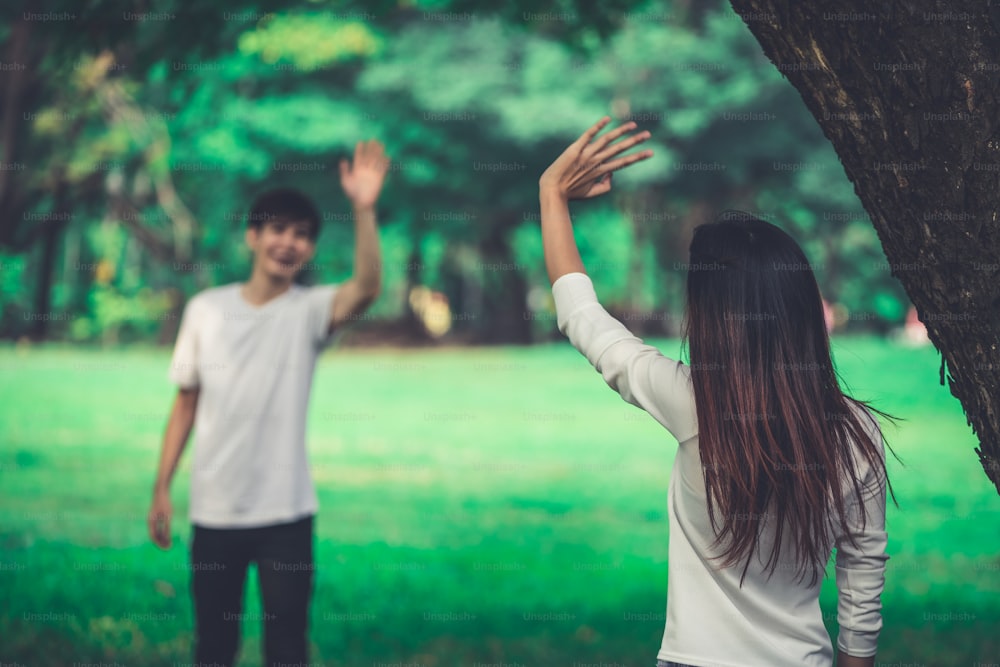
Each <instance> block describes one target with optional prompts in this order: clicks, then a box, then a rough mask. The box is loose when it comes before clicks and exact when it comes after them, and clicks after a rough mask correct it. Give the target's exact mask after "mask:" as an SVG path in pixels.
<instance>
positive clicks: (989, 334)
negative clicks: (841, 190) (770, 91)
mask: <svg viewBox="0 0 1000 667" xmlns="http://www.w3.org/2000/svg"><path fill="white" fill-rule="evenodd" d="M730 2H731V4H732V6H733V8H734V9H735V10H736V12H737V13H738V14H740V16H742V17H743V19H744V21H745V22H746V24H747V25H748V26H749V28H750V31H751V32H752V33H753V35H754V36H755V37H756V38H757V41H758V42H760V44H761V46H762V47H763V49H764V53H765V54H767V56H768V57H769V58H770V59H771V60H772V61H773V62H774V63H775V64H776V65H777V66H778V68H779V69H780V70H781V71H782V72H783V73H784V74H785V76H786V77H787V78H788V80H789V81H790V82H791V83H792V85H793V86H795V88H796V89H797V90H798V91H799V93H801V95H802V98H803V100H804V101H805V104H806V106H807V107H808V108H809V111H810V112H811V113H812V114H813V116H815V118H816V120H817V121H818V122H819V124H820V127H821V128H822V129H823V132H824V134H825V135H826V136H827V138H828V139H829V140H830V142H831V143H832V144H833V146H834V148H835V149H836V151H837V154H838V156H839V157H840V161H841V163H842V164H843V165H844V169H845V171H846V172H847V176H848V177H849V178H850V180H851V181H852V182H853V183H854V188H855V191H856V193H857V195H858V197H859V198H860V199H861V202H862V204H863V205H864V207H865V209H866V210H867V211H868V213H869V214H870V216H871V220H872V223H873V224H874V226H875V229H876V231H877V232H878V235H879V238H880V239H881V241H882V247H883V249H884V250H885V254H886V258H887V259H888V262H889V265H890V267H891V268H892V272H893V275H895V276H896V277H897V278H898V279H899V281H900V282H901V283H902V284H903V287H904V288H905V289H906V292H907V294H909V296H910V298H911V299H912V301H913V303H914V304H915V305H916V307H917V312H918V313H919V315H920V319H921V320H922V321H923V322H924V324H926V325H927V330H928V333H929V335H930V339H931V341H932V342H933V343H934V345H935V346H936V347H937V349H938V350H939V351H940V352H941V355H942V366H941V381H942V384H943V383H944V376H945V365H947V375H948V381H949V386H950V388H951V393H952V394H953V395H954V396H955V397H956V398H958V400H959V401H960V402H961V404H962V407H963V408H964V410H965V414H966V417H967V419H968V421H969V423H970V424H971V426H972V428H973V431H974V432H975V433H976V435H977V436H978V437H979V442H980V448H979V449H977V450H976V453H977V454H978V455H979V459H980V462H981V463H982V465H983V469H984V470H985V471H986V475H987V477H989V478H990V480H991V481H992V482H993V484H994V485H995V486H996V487H997V491H998V493H1000V373H998V371H1000V344H998V343H1000V340H998V338H1000V224H998V210H1000V2H998V0H985V1H984V0H893V1H891V2H886V3H881V2H880V3H871V2H869V1H868V0H812V1H810V2H801V1H795V0H730Z"/></svg>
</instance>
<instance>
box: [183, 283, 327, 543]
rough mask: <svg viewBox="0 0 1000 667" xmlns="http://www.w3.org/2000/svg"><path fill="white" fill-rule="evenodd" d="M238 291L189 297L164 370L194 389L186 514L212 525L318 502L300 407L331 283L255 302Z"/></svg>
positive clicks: (286, 512)
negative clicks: (170, 360) (263, 301)
mask: <svg viewBox="0 0 1000 667" xmlns="http://www.w3.org/2000/svg"><path fill="white" fill-rule="evenodd" d="M240 288H241V284H240V283H233V284H231V285H226V286H223V287H216V288H213V289H209V290H205V291H204V292H201V293H199V294H197V295H195V296H194V297H193V298H192V299H191V300H190V301H189V302H188V304H187V306H186V307H185V309H184V316H183V318H182V319H181V326H180V331H179V332H178V334H177V343H176V345H175V347H174V355H173V360H172V362H171V365H170V371H169V374H168V375H169V378H170V379H171V381H173V382H174V383H176V384H177V385H178V386H179V387H181V388H192V387H200V392H199V397H198V408H197V411H196V413H195V422H194V443H193V449H194V461H193V462H192V468H191V503H190V508H189V516H190V519H191V522H192V523H195V524H198V525H202V526H206V527H210V528H244V527H252V526H264V525H268V524H274V523H283V522H286V521H293V520H295V519H298V518H302V517H304V516H308V515H311V514H314V513H315V512H316V510H317V508H318V502H317V499H316V492H315V490H314V488H313V483H312V478H311V476H310V474H309V467H308V461H307V456H306V441H305V431H306V412H307V409H308V405H309V392H310V388H311V386H312V378H313V370H314V368H315V365H316V359H317V358H318V356H319V353H320V352H321V351H322V350H323V348H324V347H325V346H326V345H328V344H329V342H330V340H331V336H330V335H328V334H327V329H328V326H329V322H330V314H331V306H332V303H333V295H334V293H335V292H336V286H334V285H322V286H317V287H302V286H300V285H293V286H292V287H290V288H289V289H288V290H287V291H286V292H284V293H282V294H280V295H279V296H277V297H275V298H274V299H272V300H270V301H268V302H267V303H265V304H263V305H261V306H253V305H251V304H250V303H248V302H247V301H246V300H245V299H244V298H243V297H242V295H241V294H240Z"/></svg>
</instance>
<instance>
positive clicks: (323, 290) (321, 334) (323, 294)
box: [306, 285, 337, 350]
mask: <svg viewBox="0 0 1000 667" xmlns="http://www.w3.org/2000/svg"><path fill="white" fill-rule="evenodd" d="M308 290H309V291H308V293H307V295H306V302H307V304H308V310H309V331H310V334H311V335H312V340H313V344H314V345H315V346H316V347H317V348H318V349H320V350H322V349H324V348H325V347H327V346H328V345H329V344H330V343H332V342H333V338H334V334H335V333H336V331H330V318H331V317H332V316H333V297H334V295H335V294H336V293H337V285H316V286H314V287H310V288H308Z"/></svg>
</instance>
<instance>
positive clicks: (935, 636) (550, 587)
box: [0, 339, 1000, 667]
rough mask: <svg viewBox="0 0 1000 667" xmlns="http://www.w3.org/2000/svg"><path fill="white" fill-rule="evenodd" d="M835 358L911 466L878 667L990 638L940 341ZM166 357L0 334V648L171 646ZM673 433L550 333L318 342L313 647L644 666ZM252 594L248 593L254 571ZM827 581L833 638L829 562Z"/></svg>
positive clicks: (991, 624)
mask: <svg viewBox="0 0 1000 667" xmlns="http://www.w3.org/2000/svg"><path fill="white" fill-rule="evenodd" d="M662 347H663V349H664V350H665V351H667V352H668V353H670V352H676V349H677V344H676V342H674V341H669V342H664V343H663V345H662ZM835 354H836V360H837V363H838V366H839V368H840V370H841V373H842V375H843V376H844V378H845V379H846V380H847V382H848V383H849V385H850V387H851V389H852V390H853V393H854V395H856V396H857V397H859V398H865V399H871V400H873V401H874V402H875V405H876V406H877V407H880V408H882V409H884V410H887V411H889V412H891V413H894V414H896V415H897V416H900V417H902V418H904V419H905V420H906V421H904V422H902V424H901V426H900V428H899V429H898V430H894V429H893V428H892V427H888V428H887V430H886V436H887V439H888V440H889V443H890V444H891V445H892V446H893V447H894V448H895V450H896V452H897V453H898V454H899V455H900V457H902V458H903V459H904V461H905V463H906V466H905V467H900V466H899V465H898V464H896V463H894V462H893V463H892V464H891V467H890V471H891V474H892V480H893V482H894V485H895V488H896V492H897V497H898V498H899V502H900V508H899V509H896V508H893V507H890V511H889V517H888V522H889V535H890V554H891V555H892V559H891V560H890V561H889V569H888V576H887V584H886V590H885V593H884V595H883V603H884V616H885V627H884V629H883V633H882V640H881V642H880V652H879V657H878V662H879V663H885V664H893V663H903V664H906V663H917V664H924V665H958V664H974V663H975V662H985V661H987V660H988V659H989V658H991V657H992V658H995V657H996V656H997V655H1000V639H998V637H997V633H996V628H997V627H1000V596H998V593H1000V577H998V574H1000V559H998V557H997V554H998V553H1000V536H998V529H997V526H998V525H1000V521H998V520H1000V515H998V509H1000V499H998V498H997V495H996V492H995V491H994V489H993V487H992V485H991V484H990V483H989V481H988V480H987V479H986V477H985V475H984V474H983V471H982V469H981V468H980V466H979V463H978V460H977V458H976V456H975V454H974V453H973V451H972V449H973V447H974V445H975V438H974V437H973V436H972V434H971V432H970V430H969V428H968V427H967V426H966V423H965V418H964V416H963V415H962V412H961V409H960V406H959V405H958V403H957V401H956V400H955V399H953V398H952V397H951V395H950V394H949V392H948V390H947V389H946V388H944V387H941V386H940V385H939V384H938V367H939V357H938V356H937V355H936V353H935V352H934V351H933V350H930V349H919V350H914V349H907V348H902V347H897V346H894V345H892V344H889V343H885V342H882V341H879V340H875V339H842V340H839V341H837V343H836V346H835ZM168 365H169V350H151V349H145V348H133V349H126V350H116V351H109V352H101V351H95V350H84V349H79V348H66V347H42V348H38V347H32V348H14V347H9V346H8V347H3V348H0V372H2V375H3V385H2V388H0V405H2V407H0V415H2V422H3V429H2V435H0V590H2V591H3V593H2V595H0V659H2V660H7V661H11V660H13V661H17V662H19V663H21V664H24V665H31V666H35V665H69V664H71V663H72V662H74V661H76V662H98V661H104V662H106V663H110V662H112V661H116V662H118V664H120V665H173V664H174V663H184V662H188V661H189V660H190V643H191V636H192V633H191V603H190V596H189V593H188V571H187V569H186V563H187V557H188V552H187V540H188V537H189V526H188V524H187V521H186V518H185V517H186V511H187V482H188V471H187V466H188V465H189V458H188V456H187V455H186V456H185V458H184V459H183V461H182V466H181V470H180V471H179V473H178V476H177V478H176V480H175V484H174V489H173V498H174V505H175V507H174V509H175V514H176V516H177V517H178V518H177V519H176V520H175V523H174V546H173V547H172V549H170V550H169V551H166V552H163V551H160V550H158V549H156V548H155V547H153V546H152V545H151V544H150V543H149V541H148V538H147V536H146V528H145V523H144V521H145V514H146V511H147V509H148V502H149V498H150V486H151V481H152V477H153V474H154V470H155V465H156V461H157V456H158V452H159V446H160V438H161V434H162V430H163V427H164V425H165V422H166V416H167V411H168V409H169V406H170V401H171V399H172V396H173V388H172V387H171V386H170V385H169V383H168V382H167V380H166V370H167V367H168ZM675 449H676V442H674V441H673V439H672V438H671V437H670V436H669V435H668V434H667V433H666V432H665V431H663V430H662V429H661V428H660V427H659V426H658V425H657V424H656V423H655V422H653V421H652V420H651V419H650V418H648V417H647V416H646V415H645V414H644V413H642V412H640V411H638V410H636V409H635V408H632V407H631V406H629V405H627V404H625V403H624V402H622V401H621V400H620V399H619V398H618V397H617V396H616V395H615V394H614V393H613V392H612V391H611V390H610V389H608V388H607V387H606V386H605V385H604V383H603V381H602V380H601V378H600V376H598V375H597V374H596V373H595V372H594V371H593V370H592V369H591V368H590V366H589V365H588V364H587V363H586V361H585V360H584V359H583V358H582V357H581V356H580V355H578V354H577V353H576V351H575V350H573V349H572V348H571V347H569V345H568V344H560V345H554V346H545V347H536V348H527V349H514V348H501V349H474V350H429V351H428V350H418V351H387V350H378V351H370V350H364V351H362V350H353V349H338V350H334V351H331V352H328V353H327V354H326V355H324V357H323V358H322V360H321V362H320V365H319V367H318V369H317V375H316V380H315V385H314V388H313V396H312V406H311V418H310V450H311V456H312V462H313V473H314V477H315V480H316V484H317V489H318V492H319V495H320V504H321V510H320V514H319V518H318V524H317V529H318V536H317V539H318V545H317V548H318V552H317V562H318V565H319V571H318V573H317V577H318V580H317V589H316V594H315V597H314V602H313V616H312V631H311V638H312V642H313V660H314V661H315V662H317V663H318V664H326V665H344V666H347V665H350V666H352V667H355V666H358V665H371V664H374V663H378V662H382V663H394V662H395V663H404V664H411V663H417V664H421V665H433V666H436V667H452V666H458V665H464V666H468V665H472V664H474V663H476V662H480V663H491V662H492V663H494V664H496V663H500V664H511V665H515V664H516V665H524V666H527V665H572V664H573V663H574V662H578V663H591V664H593V663H600V662H604V663H608V664H620V665H646V666H648V665H651V664H653V662H654V657H655V653H656V650H657V648H658V647H659V641H660V635H661V633H662V629H663V628H662V626H663V612H664V604H665V595H666V579H667V577H666V572H667V570H666V566H667V520H666V488H667V481H668V478H669V471H670V465H671V462H672V458H673V454H674V451H675ZM248 593H249V595H248V609H247V611H248V612H251V613H252V612H255V611H259V601H258V597H257V588H256V585H255V583H254V579H253V577H251V579H250V585H249V588H248ZM822 599H823V605H824V607H823V608H824V612H826V613H825V617H826V619H827V623H828V625H829V627H830V629H831V631H832V632H835V631H836V628H835V624H836V621H835V609H836V607H835V604H836V589H835V587H834V586H833V582H832V581H830V580H827V581H826V582H825V584H824V590H823V598H822ZM539 614H548V616H541V617H540V616H538V615H539ZM637 615H639V616H637ZM637 618H638V619H642V620H636V619H637ZM244 638H245V639H244V644H243V652H242V659H241V662H240V665H243V666H248V665H258V664H259V663H260V659H259V653H260V629H259V627H257V624H256V623H248V624H245V626H244ZM877 664H878V663H877Z"/></svg>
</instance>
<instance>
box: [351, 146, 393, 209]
mask: <svg viewBox="0 0 1000 667" xmlns="http://www.w3.org/2000/svg"><path fill="white" fill-rule="evenodd" d="M388 171H389V158H388V157H386V155H385V149H384V148H383V146H382V144H381V143H379V142H378V141H376V140H375V139H372V140H371V141H359V142H358V143H357V145H356V146H355V147H354V160H353V162H351V161H348V160H346V159H344V160H341V161H340V187H342V188H343V189H344V194H345V195H347V198H348V199H350V200H351V204H352V205H353V206H354V208H356V209H364V208H371V207H373V206H374V205H375V202H377V201H378V196H379V193H380V192H381V191H382V184H383V183H384V182H385V175H386V172H388Z"/></svg>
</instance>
